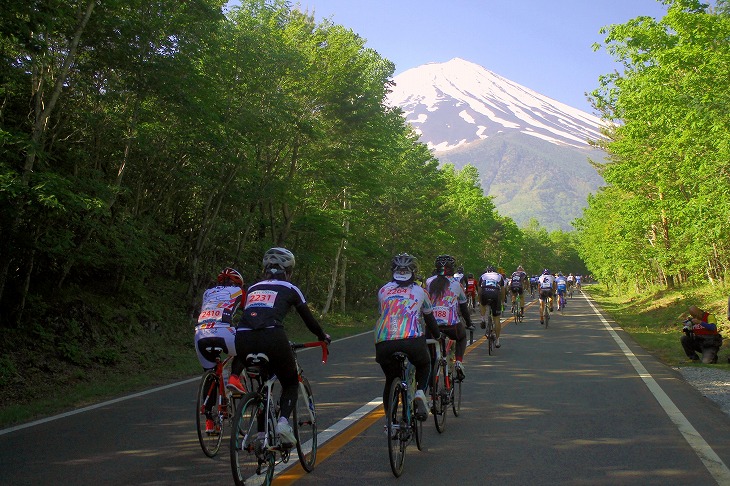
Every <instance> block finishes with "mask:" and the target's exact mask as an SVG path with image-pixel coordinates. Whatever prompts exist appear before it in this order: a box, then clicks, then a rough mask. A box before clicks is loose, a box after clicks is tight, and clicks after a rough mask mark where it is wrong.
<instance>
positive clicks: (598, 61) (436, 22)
mask: <svg viewBox="0 0 730 486" xmlns="http://www.w3.org/2000/svg"><path fill="white" fill-rule="evenodd" d="M297 4H298V5H299V6H300V9H301V10H306V11H308V12H309V13H314V15H315V17H316V19H317V20H318V21H320V20H322V19H329V20H331V21H332V22H333V23H335V24H340V25H343V26H344V27H346V28H348V29H351V30H352V31H353V32H355V33H357V34H358V35H359V36H360V37H362V38H364V39H366V41H367V42H366V47H369V48H372V49H375V50H376V51H377V52H378V53H379V54H380V55H381V56H382V57H384V58H386V59H388V60H390V61H392V62H393V63H394V64H395V67H396V71H395V74H396V75H397V74H399V73H401V72H403V71H405V70H407V69H410V68H414V67H417V66H420V65H422V64H426V63H429V62H446V61H449V60H450V59H453V58H454V57H460V58H462V59H465V60H467V61H471V62H474V63H476V64H479V65H481V66H483V67H485V68H486V69H488V70H490V71H493V72H495V73H496V74H499V75H501V76H504V77H505V78H507V79H509V80H511V81H514V82H516V83H519V84H521V85H523V86H525V87H527V88H530V89H532V90H535V91H537V92H538V93H540V94H543V95H545V96H548V97H550V98H553V99H555V100H557V101H561V102H563V103H565V104H567V105H570V106H572V107H574V108H578V109H580V110H583V111H586V112H588V113H594V110H593V109H592V107H591V106H590V104H589V102H588V101H587V99H586V96H585V93H586V92H591V91H593V90H594V89H596V88H598V86H599V82H598V78H599V76H600V75H601V74H608V73H611V72H613V71H614V70H617V69H618V70H620V66H619V65H618V64H617V63H616V62H615V61H614V60H613V59H612V58H611V57H610V56H609V55H608V54H607V53H606V52H605V50H599V51H597V52H594V51H593V48H592V46H593V44H594V43H601V44H602V43H603V40H604V38H605V36H604V35H602V34H600V32H599V31H600V29H601V27H604V26H607V25H610V24H623V23H625V22H626V21H628V20H630V19H632V18H635V17H638V16H642V15H647V16H650V17H654V18H657V19H661V18H662V17H664V15H665V14H666V6H664V5H662V4H661V2H660V1H659V0H292V5H294V6H296V5H297Z"/></svg>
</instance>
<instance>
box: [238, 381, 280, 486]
mask: <svg viewBox="0 0 730 486" xmlns="http://www.w3.org/2000/svg"><path fill="white" fill-rule="evenodd" d="M265 413H266V407H265V403H264V402H263V400H262V399H261V396H260V395H258V394H256V393H249V394H247V395H246V396H244V397H243V399H242V400H241V401H240V402H239V403H238V406H237V407H236V413H235V414H234V415H233V421H232V424H231V440H230V452H231V471H232V472H233V481H234V482H235V483H236V485H237V486H242V485H245V486H248V485H252V484H270V483H271V480H272V479H273V477H274V458H275V456H274V452H271V451H266V450H264V448H263V447H264V443H263V441H261V440H260V439H258V419H259V417H260V416H261V415H262V414H265ZM271 427H273V424H272V423H271V421H269V428H270V440H271V438H273V429H271ZM269 444H271V442H269Z"/></svg>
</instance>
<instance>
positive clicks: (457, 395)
mask: <svg viewBox="0 0 730 486" xmlns="http://www.w3.org/2000/svg"><path fill="white" fill-rule="evenodd" d="M461 383H462V381H461V380H457V379H456V376H454V375H452V376H451V408H452V410H453V411H454V417H458V416H459V413H460V412H461Z"/></svg>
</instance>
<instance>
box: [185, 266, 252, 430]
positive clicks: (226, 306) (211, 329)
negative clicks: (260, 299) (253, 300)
mask: <svg viewBox="0 0 730 486" xmlns="http://www.w3.org/2000/svg"><path fill="white" fill-rule="evenodd" d="M245 295H246V292H245V291H244V290H243V277H242V276H241V274H240V273H239V272H238V271H237V270H235V269H233V268H230V267H227V268H224V269H223V270H221V272H220V273H219V274H218V278H217V281H216V282H215V283H214V284H212V285H211V286H210V287H209V288H208V290H206V291H205V293H204V294H203V303H202V305H201V308H200V314H199V315H198V325H197V326H196V327H195V337H194V341H195V352H196V353H197V354H198V361H200V365H201V366H202V367H203V369H205V370H209V369H212V368H214V367H215V359H216V355H217V353H216V352H215V349H216V348H220V349H222V350H223V353H225V354H228V355H229V356H235V355H236V328H235V327H234V326H233V315H234V314H235V313H236V310H237V309H238V307H239V306H240V305H241V301H242V300H243V298H244V297H245ZM217 393H218V390H217V389H215V388H214V389H213V400H210V404H206V417H207V418H206V420H205V431H206V432H208V433H213V432H214V431H215V422H214V421H213V415H212V414H211V407H212V406H213V403H215V399H216V396H217Z"/></svg>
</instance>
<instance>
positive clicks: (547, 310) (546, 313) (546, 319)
mask: <svg viewBox="0 0 730 486" xmlns="http://www.w3.org/2000/svg"><path fill="white" fill-rule="evenodd" d="M544 300H545V305H544V309H543V321H544V322H545V329H547V327H548V324H549V323H550V297H545V299H544Z"/></svg>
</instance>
